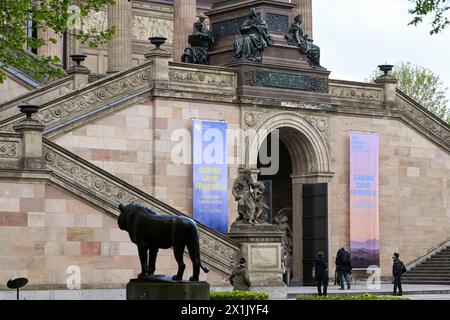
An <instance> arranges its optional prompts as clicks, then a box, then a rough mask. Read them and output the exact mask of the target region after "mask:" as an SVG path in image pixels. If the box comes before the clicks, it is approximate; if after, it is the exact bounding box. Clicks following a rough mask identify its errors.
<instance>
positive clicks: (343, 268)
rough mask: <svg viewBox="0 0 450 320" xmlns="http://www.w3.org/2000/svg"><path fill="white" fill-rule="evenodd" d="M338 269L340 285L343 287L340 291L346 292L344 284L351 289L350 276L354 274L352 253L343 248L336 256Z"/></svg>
mask: <svg viewBox="0 0 450 320" xmlns="http://www.w3.org/2000/svg"><path fill="white" fill-rule="evenodd" d="M335 262H336V269H337V270H339V278H340V281H339V282H338V284H340V285H341V288H340V290H344V289H345V288H344V284H345V283H347V289H350V288H351V286H350V274H351V273H352V262H351V257H350V253H349V252H348V251H346V250H345V247H342V248H341V249H339V250H338V252H337V254H336V261H335Z"/></svg>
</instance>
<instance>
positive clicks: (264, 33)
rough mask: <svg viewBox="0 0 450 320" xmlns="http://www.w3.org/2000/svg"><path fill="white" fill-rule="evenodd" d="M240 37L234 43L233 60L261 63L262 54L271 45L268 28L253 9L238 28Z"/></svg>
mask: <svg viewBox="0 0 450 320" xmlns="http://www.w3.org/2000/svg"><path fill="white" fill-rule="evenodd" d="M240 32H241V34H242V37H241V38H239V39H237V40H236V41H235V43H234V58H235V59H236V60H247V61H255V62H262V59H263V52H264V49H266V48H267V47H268V46H270V45H272V38H271V36H270V34H269V27H268V25H267V23H266V21H264V20H262V19H261V15H260V13H259V12H257V11H256V9H255V8H251V9H250V13H249V15H248V18H247V20H245V22H244V23H243V24H242V26H241V28H240Z"/></svg>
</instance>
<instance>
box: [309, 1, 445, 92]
mask: <svg viewBox="0 0 450 320" xmlns="http://www.w3.org/2000/svg"><path fill="white" fill-rule="evenodd" d="M411 7H412V3H411V2H410V1H408V0H333V1H330V0H313V19H314V20H313V23H314V26H313V28H314V31H313V35H314V43H316V44H317V45H319V46H320V47H321V50H322V51H321V52H322V65H323V66H324V67H326V68H327V69H329V70H331V71H332V73H331V78H333V79H343V80H355V81H364V79H366V78H367V77H368V76H369V75H370V74H371V73H372V71H373V70H374V69H376V66H377V65H379V64H382V63H385V62H388V63H390V64H395V63H397V62H399V61H405V62H406V61H410V62H412V63H414V64H417V65H420V66H424V67H427V68H429V69H431V70H432V71H433V72H434V73H436V74H438V75H439V76H440V77H441V79H442V80H443V82H444V85H445V87H448V88H450V28H447V29H445V30H444V31H443V32H442V33H441V34H438V35H433V36H431V35H430V34H429V30H430V29H431V27H430V25H428V24H422V25H420V26H418V27H414V26H408V22H409V21H410V20H411V15H409V14H408V9H409V8H411ZM448 97H449V98H450V90H448Z"/></svg>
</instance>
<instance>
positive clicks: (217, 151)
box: [192, 120, 228, 233]
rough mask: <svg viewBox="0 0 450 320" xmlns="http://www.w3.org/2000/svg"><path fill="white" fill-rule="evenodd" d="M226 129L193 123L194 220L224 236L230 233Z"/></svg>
mask: <svg viewBox="0 0 450 320" xmlns="http://www.w3.org/2000/svg"><path fill="white" fill-rule="evenodd" d="M227 129H228V125H227V123H225V122H213V121H200V120H195V121H193V123H192V131H193V141H192V156H193V166H192V168H193V175H192V176H193V193H194V194H193V198H194V199H193V217H194V219H195V220H197V221H200V222H201V223H203V224H205V225H206V226H208V227H210V228H212V229H214V230H216V231H219V232H222V233H227V231H228V166H227Z"/></svg>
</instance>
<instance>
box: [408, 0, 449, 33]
mask: <svg viewBox="0 0 450 320" xmlns="http://www.w3.org/2000/svg"><path fill="white" fill-rule="evenodd" d="M410 1H411V2H413V3H414V8H413V9H410V10H409V13H410V14H412V15H414V18H413V20H412V21H411V22H410V23H409V24H410V25H414V26H416V25H418V24H419V23H422V22H423V19H424V18H425V17H426V16H428V15H434V16H433V17H432V18H431V22H430V23H431V27H432V29H431V31H430V34H436V33H439V32H441V31H442V30H443V29H444V28H445V27H447V25H448V24H449V23H450V21H449V19H448V17H447V16H446V14H447V11H448V10H449V9H450V1H449V0H410Z"/></svg>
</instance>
